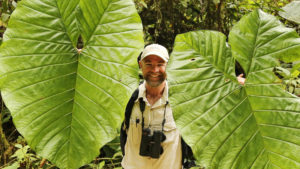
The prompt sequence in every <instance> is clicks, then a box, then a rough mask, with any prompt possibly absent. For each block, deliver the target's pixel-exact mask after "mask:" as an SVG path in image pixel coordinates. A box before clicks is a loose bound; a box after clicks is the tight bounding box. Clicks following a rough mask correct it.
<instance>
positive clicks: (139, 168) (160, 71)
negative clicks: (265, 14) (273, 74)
mask: <svg viewBox="0 0 300 169" xmlns="http://www.w3.org/2000/svg"><path fill="white" fill-rule="evenodd" d="M168 60H169V54H168V51H167V49H166V48H165V47H163V46H161V45H158V44H152V45H149V46H147V47H146V48H145V49H144V51H143V53H142V55H141V60H140V61H139V65H140V68H141V70H142V73H143V77H144V79H145V81H144V82H143V83H142V84H141V85H140V86H139V88H138V95H137V99H134V103H133V107H132V109H131V108H130V122H129V123H130V124H129V128H128V130H127V141H126V140H125V142H126V144H125V148H124V149H125V150H124V151H125V154H124V157H123V160H122V166H123V168H125V169H181V168H182V155H185V157H187V160H191V159H188V158H190V157H191V156H192V152H191V150H190V148H189V147H188V146H187V145H186V144H185V143H184V142H183V144H182V143H181V141H182V140H181V136H180V133H179V130H178V129H177V128H176V125H175V121H174V119H173V114H172V110H171V107H170V105H169V104H168V83H167V81H166V77H167V75H166V66H167V63H168ZM242 76H243V74H241V75H239V76H238V77H237V79H238V82H239V83H240V84H242V85H243V84H244V83H245V78H243V77H242ZM129 102H130V101H129ZM141 103H145V108H144V109H142V108H141ZM127 107H128V105H127ZM127 107H126V109H127ZM126 111H127V110H126ZM125 119H126V118H125ZM123 124H124V123H123ZM123 127H124V125H123ZM145 129H146V130H147V129H149V130H150V131H151V132H150V133H148V134H146V135H149V136H153V133H154V132H153V131H162V132H163V133H164V135H165V136H166V138H165V140H164V139H162V140H161V142H159V144H161V147H162V150H163V151H162V152H161V154H160V156H158V158H152V157H151V153H150V154H149V153H144V152H143V146H141V144H143V142H144V140H143V138H142V137H143V135H144V134H143V133H144V131H145ZM123 132H124V130H123ZM121 133H122V131H121ZM122 139H124V137H123V138H122V134H121V146H122ZM125 139H126V138H125ZM144 145H145V144H144ZM146 146H147V144H146ZM181 146H183V147H181ZM182 148H183V149H182ZM122 150H123V149H122ZM124 151H123V153H124ZM141 151H142V152H141ZM182 151H184V154H182ZM184 159H186V158H184ZM185 164H187V165H188V166H190V165H192V166H193V165H194V164H193V163H189V161H188V163H185ZM188 168H189V167H188Z"/></svg>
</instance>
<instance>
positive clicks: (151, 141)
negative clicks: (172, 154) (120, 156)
mask: <svg viewBox="0 0 300 169" xmlns="http://www.w3.org/2000/svg"><path fill="white" fill-rule="evenodd" d="M165 139H166V136H165V134H164V133H163V132H162V131H158V130H154V131H153V134H152V135H151V130H150V129H149V128H143V129H142V139H141V146H140V155H141V156H149V157H152V158H159V156H160V155H161V154H162V153H163V148H162V146H161V142H163V141H164V140H165Z"/></svg>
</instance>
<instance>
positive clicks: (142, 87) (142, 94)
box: [136, 80, 169, 108]
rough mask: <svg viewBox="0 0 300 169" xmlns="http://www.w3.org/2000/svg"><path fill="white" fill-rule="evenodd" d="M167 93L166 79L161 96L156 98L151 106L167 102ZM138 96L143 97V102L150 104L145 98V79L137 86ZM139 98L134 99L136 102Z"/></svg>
mask: <svg viewBox="0 0 300 169" xmlns="http://www.w3.org/2000/svg"><path fill="white" fill-rule="evenodd" d="M168 94H169V88H168V81H166V86H165V89H164V93H163V95H162V97H161V98H160V99H158V100H157V101H156V102H155V103H154V105H153V106H152V107H153V108H154V107H157V106H160V105H164V104H166V103H167V101H168ZM138 98H143V100H144V101H145V103H146V104H147V105H148V106H150V104H149V102H148V101H147V98H146V81H145V80H144V82H143V83H142V84H141V85H140V86H139V96H138ZM138 100H139V99H137V100H136V102H137V101H138Z"/></svg>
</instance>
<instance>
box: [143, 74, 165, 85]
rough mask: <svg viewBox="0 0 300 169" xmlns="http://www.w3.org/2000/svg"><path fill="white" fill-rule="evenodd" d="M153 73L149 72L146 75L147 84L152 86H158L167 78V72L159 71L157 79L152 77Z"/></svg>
mask: <svg viewBox="0 0 300 169" xmlns="http://www.w3.org/2000/svg"><path fill="white" fill-rule="evenodd" d="M151 75H152V73H148V74H146V76H145V80H146V82H147V84H148V85H149V86H151V87H158V86H159V85H160V84H162V83H163V82H164V81H165V80H166V78H167V75H166V73H159V75H158V76H157V79H156V80H154V79H152V77H151Z"/></svg>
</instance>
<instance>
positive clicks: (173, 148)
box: [122, 83, 182, 169]
mask: <svg viewBox="0 0 300 169" xmlns="http://www.w3.org/2000/svg"><path fill="white" fill-rule="evenodd" d="M141 97H142V98H143V100H144V101H145V103H146V107H145V111H144V120H145V128H147V127H149V128H150V129H151V130H152V131H153V130H161V127H162V121H163V117H164V111H165V104H166V101H167V100H168V85H167V83H166V87H165V90H164V93H163V96H162V97H161V98H160V99H159V100H158V101H156V102H155V103H154V105H153V106H151V105H150V104H149V102H148V101H147V99H146V88H145V83H143V84H141V85H140V86H139V97H138V98H141ZM137 119H139V120H138V121H139V123H136V121H137ZM141 122H142V113H141V111H140V107H139V102H138V99H137V100H136V102H135V104H134V106H133V109H132V113H131V117H130V126H129V130H128V132H127V142H126V144H125V156H124V157H123V160H122V167H123V168H124V169H181V168H182V162H181V156H182V153H181V138H180V133H179V131H178V129H177V128H176V125H175V121H174V119H173V114H172V110H171V107H170V105H169V104H168V105H167V107H166V123H165V126H164V133H165V135H166V140H165V141H164V142H163V143H162V147H163V149H164V152H163V154H161V156H160V157H159V158H158V159H154V158H151V157H144V156H140V155H139V151H140V144H141V133H142V126H141Z"/></svg>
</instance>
